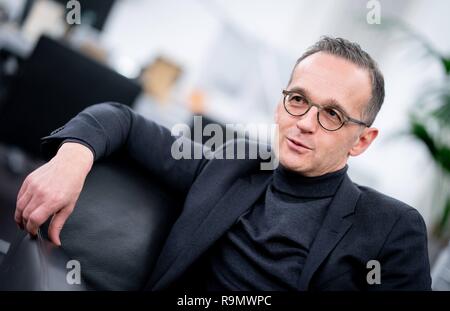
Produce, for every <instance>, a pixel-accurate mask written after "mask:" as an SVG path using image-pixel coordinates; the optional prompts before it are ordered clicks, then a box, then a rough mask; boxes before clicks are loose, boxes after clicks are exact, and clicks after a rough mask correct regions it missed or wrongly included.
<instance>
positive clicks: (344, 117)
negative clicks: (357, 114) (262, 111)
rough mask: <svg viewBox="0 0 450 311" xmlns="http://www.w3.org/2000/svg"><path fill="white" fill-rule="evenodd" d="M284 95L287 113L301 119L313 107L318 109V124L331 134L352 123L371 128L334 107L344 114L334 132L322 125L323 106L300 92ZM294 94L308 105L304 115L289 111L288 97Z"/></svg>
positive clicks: (288, 92)
mask: <svg viewBox="0 0 450 311" xmlns="http://www.w3.org/2000/svg"><path fill="white" fill-rule="evenodd" d="M282 93H283V95H284V98H283V106H284V110H286V112H287V113H289V114H290V115H291V116H294V117H301V116H304V115H305V114H307V113H308V112H309V111H310V110H311V108H312V107H317V122H319V125H320V126H321V127H322V128H323V129H325V130H327V131H330V132H334V131H337V130H339V129H341V128H342V127H343V126H344V125H345V124H347V123H349V122H352V123H355V124H358V125H363V126H365V127H370V125H369V124H367V123H366V122H364V121H361V120H357V119H354V118H352V117H349V116H348V115H347V114H346V113H345V112H344V111H342V109H339V107H333V109H336V110H338V111H339V112H340V113H341V114H342V118H343V121H342V124H341V125H340V126H339V127H338V128H336V129H333V130H330V129H327V128H326V127H324V126H323V125H322V123H320V119H319V113H320V111H321V110H322V109H323V106H322V105H319V104H315V103H313V102H312V101H310V100H309V99H308V98H307V97H305V96H304V95H302V94H300V93H299V92H296V91H288V90H283V91H282ZM292 94H296V95H298V96H301V97H302V98H303V99H304V100H305V101H306V102H307V103H308V109H306V111H305V112H304V113H302V114H293V113H291V112H290V111H289V109H288V108H287V107H286V97H287V96H289V95H292Z"/></svg>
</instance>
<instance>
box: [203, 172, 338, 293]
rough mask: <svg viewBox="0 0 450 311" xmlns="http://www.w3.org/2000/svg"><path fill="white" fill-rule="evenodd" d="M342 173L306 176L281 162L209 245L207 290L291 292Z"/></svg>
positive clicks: (295, 286)
mask: <svg viewBox="0 0 450 311" xmlns="http://www.w3.org/2000/svg"><path fill="white" fill-rule="evenodd" d="M346 172H347V166H345V167H344V168H342V169H341V170H339V171H336V172H333V173H329V174H325V175H322V176H318V177H305V176H302V175H300V174H298V173H294V172H291V171H288V170H286V169H285V168H283V167H282V166H281V165H280V166H279V167H278V168H277V169H276V170H275V171H274V175H273V180H272V183H271V184H269V186H268V187H267V190H266V191H265V192H264V194H263V195H262V196H261V198H260V199H259V200H258V201H257V202H255V204H254V205H253V206H252V207H251V208H250V209H248V210H247V212H246V213H244V214H243V215H241V216H240V217H239V218H238V220H237V221H236V223H235V224H234V225H233V226H232V227H231V228H230V230H229V231H228V232H227V233H226V234H225V235H224V236H223V237H222V238H221V239H220V240H219V241H218V242H217V243H216V244H215V246H214V247H213V248H212V250H211V253H210V257H209V258H208V260H207V263H208V265H209V267H208V272H207V273H206V289H207V290H296V289H297V282H298V280H299V277H300V274H301V272H302V269H303V265H304V264H305V261H306V258H307V256H308V253H309V249H310V247H311V245H312V243H313V241H314V238H315V237H316V235H317V232H318V230H319V228H320V226H321V224H322V221H323V219H324V217H325V214H326V213H327V209H328V206H329V204H330V202H331V200H332V198H333V196H334V194H335V193H336V190H337V188H338V186H339V184H340V183H341V181H342V180H343V177H344V176H345V174H346Z"/></svg>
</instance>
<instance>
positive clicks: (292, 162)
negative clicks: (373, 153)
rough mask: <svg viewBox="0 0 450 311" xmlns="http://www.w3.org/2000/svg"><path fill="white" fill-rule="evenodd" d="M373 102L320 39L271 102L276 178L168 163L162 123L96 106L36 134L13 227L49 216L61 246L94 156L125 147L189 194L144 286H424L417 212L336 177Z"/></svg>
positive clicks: (252, 163) (365, 60)
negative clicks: (38, 153) (36, 152)
mask: <svg viewBox="0 0 450 311" xmlns="http://www.w3.org/2000/svg"><path fill="white" fill-rule="evenodd" d="M383 99H384V80H383V76H382V74H381V73H380V71H379V69H378V68H377V65H376V63H375V62H374V61H373V60H372V58H371V57H370V56H369V55H368V54H367V53H366V52H364V51H363V50H362V49H361V48H360V47H359V45H357V44H355V43H351V42H349V41H347V40H344V39H340V38H330V37H324V38H322V39H321V40H320V41H318V42H317V43H316V44H315V45H313V46H312V47H311V48H310V49H309V50H308V51H306V52H305V54H303V55H302V56H301V57H300V59H299V60H298V62H297V64H296V65H295V67H294V69H293V71H292V75H291V79H290V81H289V84H288V86H287V88H286V90H284V91H283V96H282V97H281V99H280V102H279V103H278V106H277V110H276V115H275V119H276V122H277V124H278V125H279V136H278V144H279V151H278V158H279V163H280V165H279V166H278V167H277V168H276V169H275V170H273V171H262V170H260V169H259V164H260V161H257V160H227V159H217V158H213V159H205V158H203V159H179V160H176V159H174V157H173V156H172V155H171V147H172V146H173V145H174V144H176V143H177V140H176V139H175V138H174V137H172V136H171V135H170V132H169V131H168V130H167V129H165V128H163V127H161V126H159V125H157V124H155V123H154V122H152V121H149V120H146V119H144V118H143V117H141V116H139V115H138V114H136V113H134V112H133V111H132V110H131V109H129V108H127V107H125V106H122V105H120V104H115V103H109V104H99V105H94V106H91V107H89V108H87V109H85V110H84V111H83V112H81V113H80V114H79V115H78V116H76V117H75V118H74V119H72V120H71V121H70V122H68V123H67V124H66V125H65V126H64V127H62V128H60V129H58V130H56V131H54V132H53V133H52V134H51V135H50V136H48V137H45V138H44V139H43V149H44V152H46V154H47V155H48V156H49V157H52V158H51V160H50V161H49V162H48V163H46V164H44V165H43V166H42V167H40V168H38V169H37V170H36V171H34V172H33V173H31V174H30V175H29V176H28V177H27V178H26V180H25V181H24V184H23V186H22V187H21V189H20V191H19V194H18V200H17V209H16V213H15V220H16V222H17V223H18V224H19V225H20V226H22V227H23V228H25V229H26V230H27V231H28V232H30V233H31V234H36V232H37V230H38V228H39V226H40V225H41V224H42V223H44V222H45V221H46V220H47V219H48V218H49V217H50V216H52V215H53V218H52V222H51V225H50V228H49V236H50V237H51V239H52V241H54V242H55V243H56V244H58V245H59V244H60V240H59V233H60V231H61V229H62V228H63V225H64V223H65V221H66V219H67V218H68V217H69V215H70V214H71V212H72V210H73V208H74V206H75V203H76V201H77V199H78V196H79V193H80V191H81V189H82V187H83V183H84V180H85V178H86V175H87V174H88V172H89V170H90V169H91V167H92V165H93V162H94V161H95V160H97V159H99V158H101V157H105V156H108V155H109V154H111V153H112V152H113V151H116V150H117V149H119V148H122V149H124V150H126V151H127V152H128V153H129V154H130V155H131V156H132V157H134V159H136V161H138V162H140V163H141V164H143V165H144V166H145V167H146V168H147V169H148V170H149V171H151V172H152V173H153V174H155V175H156V176H158V177H159V178H161V180H162V181H164V182H166V183H168V184H169V185H171V186H172V187H174V188H176V189H177V190H179V191H180V192H181V193H183V194H184V195H185V196H186V200H185V204H184V208H183V211H182V213H181V215H180V216H179V218H178V219H177V221H176V223H175V224H174V226H173V228H172V230H171V232H170V234H169V236H168V238H167V240H166V242H165V245H164V247H163V249H162V252H161V254H160V256H159V258H158V261H157V263H156V267H155V269H154V271H153V273H152V275H151V277H150V280H149V282H148V286H147V288H148V289H152V290H160V289H169V288H184V289H185V288H190V287H195V288H202V289H208V290H253V289H257V290H258V289H259V290H429V289H430V285H431V284H430V283H431V279H430V272H429V262H428V256H427V235H426V227H425V224H424V221H423V219H422V217H421V216H420V214H419V213H418V212H417V211H416V210H415V209H413V208H411V207H409V206H407V205H406V204H404V203H402V202H399V201H397V200H395V199H393V198H390V197H387V196H385V195H383V194H381V193H379V192H376V191H375V190H372V189H370V188H367V187H363V186H358V185H355V184H353V183H352V182H351V181H350V179H349V177H348V176H347V173H346V171H347V164H346V163H347V160H348V158H349V156H357V155H359V154H361V153H363V152H364V151H365V150H366V149H367V148H368V147H369V145H370V144H371V143H372V142H373V141H374V139H375V138H376V137H377V134H378V130H377V129H376V128H374V127H372V123H373V121H374V119H375V116H376V115H377V113H378V111H379V109H380V107H381V105H382V102H383ZM249 144H250V143H249ZM188 146H189V147H191V148H194V149H195V148H199V146H198V145H196V144H195V143H192V142H191V141H189V145H188ZM227 146H229V145H227ZM227 146H225V147H224V149H226V148H227ZM224 149H220V150H219V151H216V152H223V151H224ZM368 268H373V269H374V270H373V271H372V270H371V269H368ZM198 269H201V270H198ZM199 271H201V274H200V273H199ZM377 272H378V274H379V275H377ZM202 276H203V277H202Z"/></svg>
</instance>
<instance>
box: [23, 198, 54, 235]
mask: <svg viewBox="0 0 450 311" xmlns="http://www.w3.org/2000/svg"><path fill="white" fill-rule="evenodd" d="M50 215H51V212H50V211H49V210H48V209H46V208H44V206H43V205H40V206H38V207H37V208H36V209H35V210H34V211H33V212H32V213H31V214H30V217H29V218H28V221H27V223H26V227H25V228H26V229H27V231H28V232H29V233H30V234H32V235H36V234H37V232H38V229H39V227H40V226H41V225H42V224H43V223H44V222H45V221H46V220H47V219H48V218H49V217H50Z"/></svg>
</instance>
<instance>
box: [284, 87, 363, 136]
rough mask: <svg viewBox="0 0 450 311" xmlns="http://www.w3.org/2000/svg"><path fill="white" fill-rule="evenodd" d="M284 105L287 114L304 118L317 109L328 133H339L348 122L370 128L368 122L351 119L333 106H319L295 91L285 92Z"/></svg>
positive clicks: (318, 118) (319, 119)
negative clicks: (311, 110)
mask: <svg viewBox="0 0 450 311" xmlns="http://www.w3.org/2000/svg"><path fill="white" fill-rule="evenodd" d="M283 95H284V99H283V104H284V109H285V110H286V112H287V113H289V114H290V115H292V116H296V117H297V116H298V117H300V116H303V115H305V114H307V113H308V111H309V110H310V109H311V107H313V106H314V107H317V121H318V122H319V124H320V126H321V127H322V128H324V129H325V130H327V131H337V130H339V129H340V128H341V127H343V126H344V124H346V123H348V122H352V123H356V124H359V125H363V126H365V127H369V125H368V124H367V123H366V122H363V121H360V120H357V119H353V118H351V117H349V116H348V115H347V114H346V113H345V112H344V111H342V109H340V108H339V107H336V106H333V105H324V106H322V105H318V104H314V103H313V102H311V101H310V100H308V99H307V98H306V97H305V96H303V95H301V94H299V93H298V92H295V91H287V90H283Z"/></svg>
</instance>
